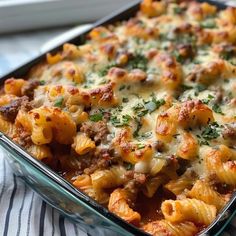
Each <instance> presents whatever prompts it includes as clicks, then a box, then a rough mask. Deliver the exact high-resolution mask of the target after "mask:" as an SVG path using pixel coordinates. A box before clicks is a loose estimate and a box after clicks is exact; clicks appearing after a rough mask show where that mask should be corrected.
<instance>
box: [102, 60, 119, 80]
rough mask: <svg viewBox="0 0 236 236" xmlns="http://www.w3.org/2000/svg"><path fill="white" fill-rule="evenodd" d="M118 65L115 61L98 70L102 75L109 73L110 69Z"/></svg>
mask: <svg viewBox="0 0 236 236" xmlns="http://www.w3.org/2000/svg"><path fill="white" fill-rule="evenodd" d="M116 66H117V64H116V63H115V62H111V63H110V64H109V65H107V66H105V67H103V68H102V69H100V70H99V71H98V75H99V76H100V77H103V76H106V75H107V73H108V71H109V70H110V69H111V68H112V67H116Z"/></svg>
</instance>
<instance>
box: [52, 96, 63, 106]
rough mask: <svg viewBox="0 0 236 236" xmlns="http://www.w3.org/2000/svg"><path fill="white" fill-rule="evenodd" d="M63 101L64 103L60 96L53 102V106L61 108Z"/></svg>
mask: <svg viewBox="0 0 236 236" xmlns="http://www.w3.org/2000/svg"><path fill="white" fill-rule="evenodd" d="M63 101H64V97H62V96H60V97H58V98H57V99H56V100H55V102H54V106H55V107H62V104H63Z"/></svg>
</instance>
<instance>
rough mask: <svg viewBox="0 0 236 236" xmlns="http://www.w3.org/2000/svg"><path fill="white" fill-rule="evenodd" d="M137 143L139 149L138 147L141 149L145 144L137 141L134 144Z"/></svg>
mask: <svg viewBox="0 0 236 236" xmlns="http://www.w3.org/2000/svg"><path fill="white" fill-rule="evenodd" d="M136 145H137V149H138V150H139V149H143V148H145V146H146V145H145V144H143V143H137V144H136Z"/></svg>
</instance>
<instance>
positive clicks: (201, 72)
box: [186, 40, 236, 85]
mask: <svg viewBox="0 0 236 236" xmlns="http://www.w3.org/2000/svg"><path fill="white" fill-rule="evenodd" d="M221 41H222V40H220V42H221ZM235 74H236V67H235V66H234V65H232V64H231V63H229V62H227V61H225V60H221V59H218V60H213V61H211V62H207V63H205V64H204V65H201V67H199V65H197V66H196V67H195V69H194V70H193V72H191V73H190V74H189V75H188V76H187V78H186V79H187V80H189V81H197V82H198V83H201V84H204V85H210V84H212V83H214V82H216V81H217V80H219V79H228V78H232V77H233V76H235Z"/></svg>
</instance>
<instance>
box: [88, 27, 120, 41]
mask: <svg viewBox="0 0 236 236" xmlns="http://www.w3.org/2000/svg"><path fill="white" fill-rule="evenodd" d="M89 38H90V39H91V40H93V41H95V42H100V43H101V42H107V41H117V40H118V38H117V36H116V35H115V34H112V32H111V31H109V30H108V29H107V28H105V27H103V26H99V27H97V28H94V29H92V30H91V31H90V33H89Z"/></svg>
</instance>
